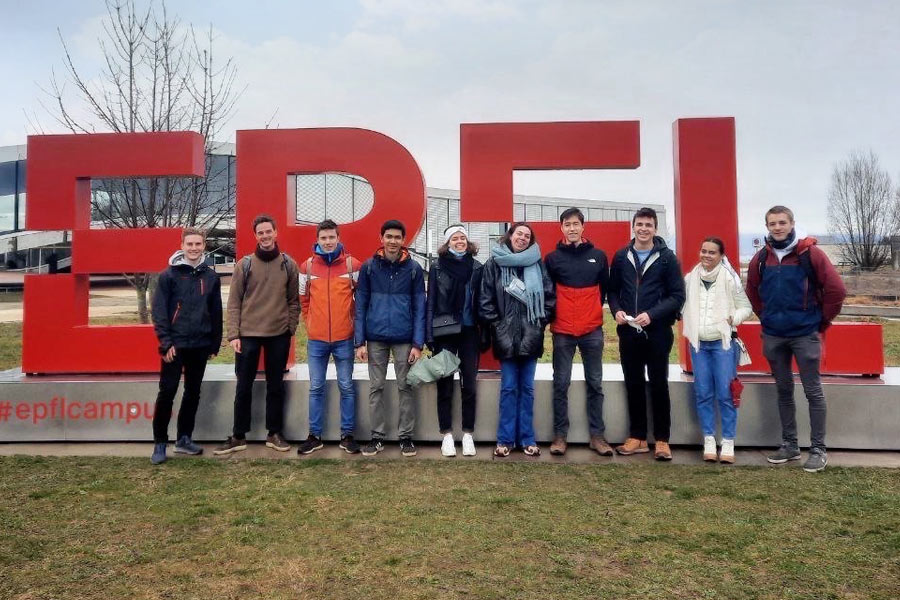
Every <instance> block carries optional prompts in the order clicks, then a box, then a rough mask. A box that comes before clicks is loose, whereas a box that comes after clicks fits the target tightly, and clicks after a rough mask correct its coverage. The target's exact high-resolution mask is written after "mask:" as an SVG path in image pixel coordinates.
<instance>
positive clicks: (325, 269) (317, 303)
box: [300, 251, 360, 342]
mask: <svg viewBox="0 0 900 600" xmlns="http://www.w3.org/2000/svg"><path fill="white" fill-rule="evenodd" d="M359 268H360V262H359V261H358V260H356V259H355V258H353V257H352V256H350V255H349V254H347V253H346V252H344V251H341V252H340V254H338V255H337V256H336V257H335V258H334V260H332V261H331V264H329V263H327V262H326V261H325V258H324V257H323V256H322V255H320V254H314V255H313V256H312V257H310V258H309V259H307V260H305V261H303V262H302V263H300V308H301V311H302V314H303V323H304V324H305V325H306V334H307V336H308V337H309V339H311V340H319V341H322V342H339V341H341V340H349V339H350V338H352V337H353V319H354V317H355V316H356V315H355V308H354V305H353V290H354V287H355V285H356V284H355V282H356V280H357V279H358V277H359Z"/></svg>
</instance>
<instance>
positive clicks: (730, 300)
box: [682, 237, 751, 464]
mask: <svg viewBox="0 0 900 600" xmlns="http://www.w3.org/2000/svg"><path fill="white" fill-rule="evenodd" d="M684 282H685V288H686V292H687V299H686V301H685V303H684V311H683V319H684V321H683V330H682V332H683V335H684V337H685V338H687V339H688V341H689V342H690V351H691V363H692V364H693V368H694V398H695V400H696V402H697V416H698V418H699V420H700V426H701V428H702V429H703V460H706V461H710V462H715V461H716V459H717V458H718V460H720V461H721V462H723V463H728V464H732V463H734V435H735V430H736V429H737V408H735V406H734V401H733V400H732V397H731V381H732V380H733V379H734V378H735V376H736V375H737V365H738V359H739V357H740V354H739V353H740V350H739V348H738V345H737V344H734V343H732V332H734V331H735V330H736V328H737V326H738V325H739V324H740V323H742V322H743V321H744V320H745V319H747V317H749V316H750V313H751V308H750V301H749V300H748V299H747V295H746V294H745V293H744V288H743V286H742V285H741V278H740V275H738V274H737V273H735V271H734V269H732V268H731V265H730V264H729V262H728V259H727V258H726V257H725V244H724V243H723V242H722V240H720V239H719V238H716V237H708V238H706V239H705V240H703V243H702V244H701V246H700V264H698V265H697V266H695V267H694V268H693V269H692V270H691V272H690V273H688V274H687V275H686V276H685V278H684ZM716 404H718V406H719V413H720V416H721V419H722V447H721V453H720V454H719V456H718V457H717V456H716V438H715V432H716V409H715V405H716Z"/></svg>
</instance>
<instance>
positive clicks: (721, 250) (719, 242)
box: [700, 235, 725, 254]
mask: <svg viewBox="0 0 900 600" xmlns="http://www.w3.org/2000/svg"><path fill="white" fill-rule="evenodd" d="M707 242H709V243H710V244H715V245H716V246H718V247H719V254H725V242H723V241H722V239H721V238H717V237H715V236H712V235H711V236H709V237H708V238H706V239H704V240H703V241H702V242H700V245H701V246H702V245H703V244H705V243H707Z"/></svg>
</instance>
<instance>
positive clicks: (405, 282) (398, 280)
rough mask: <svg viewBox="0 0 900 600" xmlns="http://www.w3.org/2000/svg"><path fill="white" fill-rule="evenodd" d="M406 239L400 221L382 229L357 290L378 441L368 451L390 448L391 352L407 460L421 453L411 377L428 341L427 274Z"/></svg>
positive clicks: (357, 340)
mask: <svg viewBox="0 0 900 600" xmlns="http://www.w3.org/2000/svg"><path fill="white" fill-rule="evenodd" d="M405 239H406V227H405V226H404V225H403V223H401V222H400V221H396V220H390V221H387V222H386V223H385V224H384V225H382V226H381V244H382V247H381V248H379V249H378V250H377V251H376V252H375V256H373V257H372V258H370V259H369V260H367V261H366V262H365V264H363V266H362V269H360V272H359V282H358V284H357V288H356V319H355V322H354V346H355V347H356V358H357V359H358V360H360V361H368V363H369V415H370V419H371V421H372V440H371V441H370V442H369V443H368V445H366V447H365V448H363V451H362V453H363V455H365V456H373V455H375V454H378V453H379V452H381V451H382V450H383V449H384V437H385V434H386V432H387V424H386V422H385V410H384V398H383V393H382V392H383V390H384V380H385V377H386V375H387V365H388V359H389V358H390V355H391V354H393V355H394V372H395V374H396V377H397V390H398V395H399V399H400V425H399V428H398V434H399V437H400V451H401V453H402V454H403V456H415V454H416V447H415V445H413V442H412V434H413V429H414V428H415V424H416V407H415V403H414V399H413V393H412V388H411V387H410V385H409V384H408V383H406V374H407V373H408V372H409V367H410V366H411V365H412V364H413V363H415V362H416V361H417V360H418V359H419V357H420V356H421V355H422V346H423V345H424V343H425V276H424V274H423V272H422V267H420V266H419V264H418V263H417V262H416V261H414V260H412V258H411V257H410V254H409V251H408V250H407V249H406V248H404V247H403V242H404V240H405Z"/></svg>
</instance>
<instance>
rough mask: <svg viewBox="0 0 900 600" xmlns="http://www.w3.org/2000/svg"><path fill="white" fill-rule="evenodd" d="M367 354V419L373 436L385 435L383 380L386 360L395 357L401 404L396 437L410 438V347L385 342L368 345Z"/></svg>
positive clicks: (413, 413) (413, 416) (412, 406)
mask: <svg viewBox="0 0 900 600" xmlns="http://www.w3.org/2000/svg"><path fill="white" fill-rule="evenodd" d="M366 349H367V351H368V353H369V419H370V420H371V422H372V437H373V438H378V439H384V437H385V435H386V433H387V417H386V415H385V406H384V393H383V392H384V381H385V378H386V376H387V366H388V359H389V358H390V355H391V353H393V355H394V373H395V374H396V375H397V394H398V396H399V400H400V402H399V404H400V419H399V421H400V423H399V427H398V428H397V434H398V437H400V438H401V439H402V438H411V437H412V434H413V429H415V427H416V405H415V399H414V398H413V392H412V386H410V385H409V384H408V383H406V374H407V373H409V367H410V364H409V362H408V361H409V351H410V350H412V344H410V343H405V344H389V343H387V342H373V341H370V342H367V344H366Z"/></svg>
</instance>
